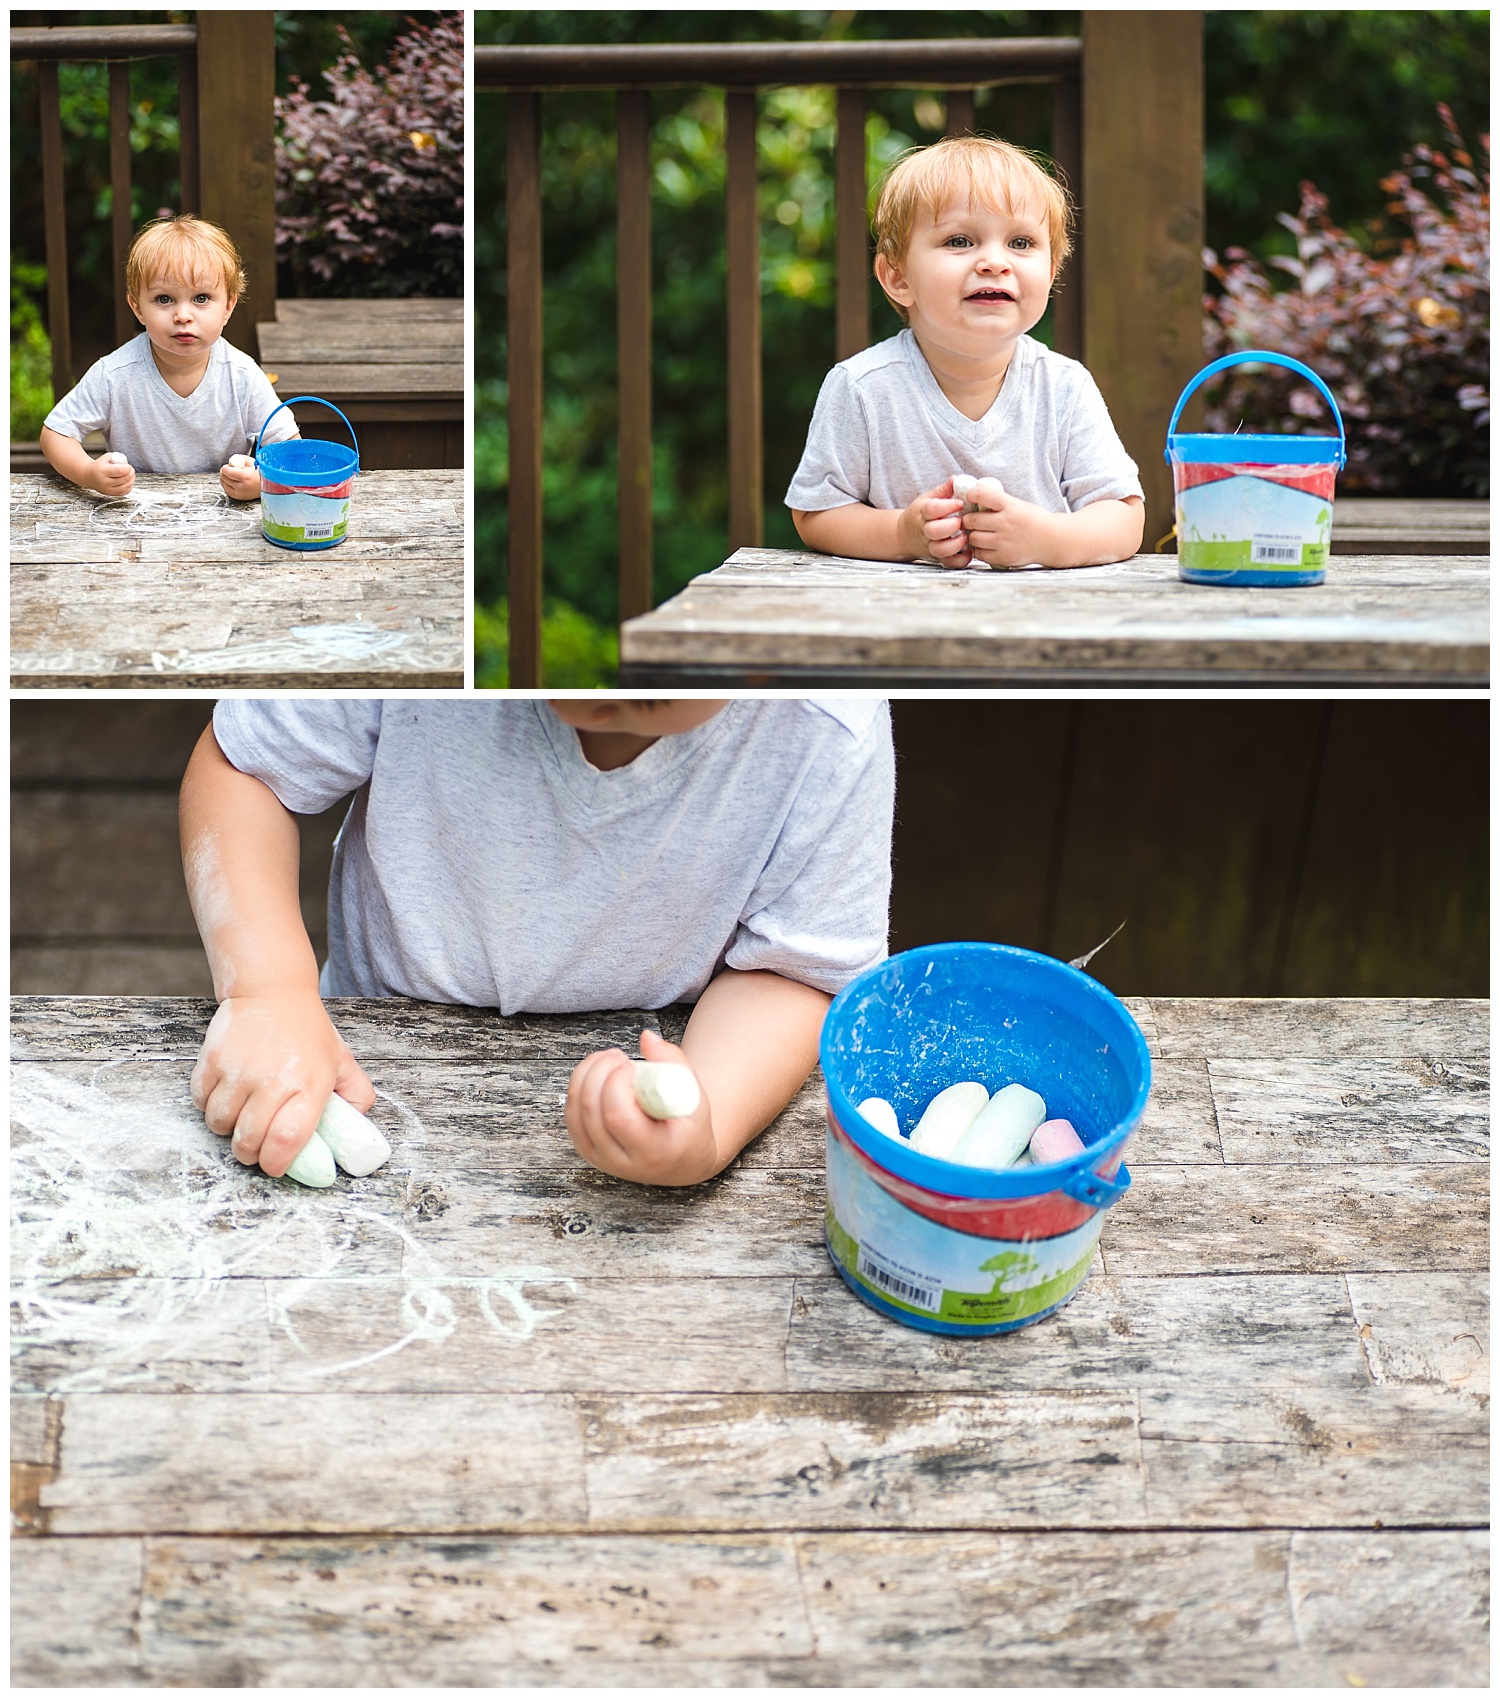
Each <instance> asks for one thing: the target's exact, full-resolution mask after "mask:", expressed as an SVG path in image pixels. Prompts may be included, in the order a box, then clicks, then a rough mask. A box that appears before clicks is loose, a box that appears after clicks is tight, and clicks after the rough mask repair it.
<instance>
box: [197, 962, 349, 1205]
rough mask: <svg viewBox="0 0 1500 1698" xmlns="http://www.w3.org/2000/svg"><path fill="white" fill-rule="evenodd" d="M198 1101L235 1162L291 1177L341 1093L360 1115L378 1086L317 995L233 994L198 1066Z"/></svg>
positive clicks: (222, 1006)
mask: <svg viewBox="0 0 1500 1698" xmlns="http://www.w3.org/2000/svg"><path fill="white" fill-rule="evenodd" d="M192 1091H193V1103H194V1106H195V1107H197V1108H199V1109H201V1110H202V1112H203V1118H204V1119H205V1120H206V1121H207V1122H208V1126H209V1130H210V1131H212V1132H217V1133H218V1135H219V1136H220V1137H221V1138H230V1137H232V1139H233V1142H232V1143H231V1145H230V1148H231V1149H232V1151H233V1152H234V1156H235V1159H236V1160H237V1161H242V1162H243V1163H244V1164H245V1165H246V1166H247V1167H253V1166H254V1165H255V1163H256V1162H259V1163H260V1165H261V1167H262V1168H263V1169H264V1170H265V1171H266V1172H267V1173H269V1174H271V1175H272V1176H273V1177H276V1176H279V1175H281V1174H283V1173H285V1172H286V1170H287V1168H288V1166H290V1164H291V1163H292V1161H293V1160H294V1159H295V1157H296V1155H297V1152H298V1151H299V1150H300V1149H301V1148H302V1146H303V1145H304V1144H305V1143H306V1142H307V1140H308V1139H309V1138H310V1137H311V1136H312V1134H313V1132H314V1130H315V1129H316V1127H317V1124H318V1121H319V1119H320V1117H321V1116H322V1113H323V1109H324V1107H325V1106H326V1105H327V1102H328V1099H329V1097H330V1096H331V1095H333V1093H334V1092H335V1091H337V1092H338V1094H339V1095H340V1096H341V1097H343V1098H344V1099H345V1100H346V1101H347V1102H350V1103H352V1104H353V1105H354V1107H355V1108H357V1109H359V1111H360V1112H361V1113H365V1112H367V1111H368V1110H369V1109H370V1108H371V1107H372V1106H373V1104H374V1102H375V1087H374V1086H373V1085H372V1084H371V1083H370V1081H369V1079H368V1078H367V1077H366V1075H365V1073H364V1070H363V1069H362V1068H361V1067H360V1066H359V1064H358V1062H356V1061H355V1059H354V1057H353V1056H352V1055H351V1054H350V1053H349V1048H348V1046H347V1045H346V1044H345V1042H344V1040H343V1039H342V1038H341V1037H340V1036H339V1035H338V1033H337V1032H336V1031H335V1030H334V1028H333V1022H332V1021H331V1020H330V1019H329V1018H328V1011H327V1009H325V1008H324V1006H323V1002H322V998H321V997H319V995H318V993H317V992H316V991H315V990H281V991H275V992H269V993H266V994H264V995H259V996H230V997H226V998H225V999H224V1000H223V1002H221V1003H220V1004H219V1009H218V1012H217V1013H216V1014H215V1015H214V1017H213V1019H212V1021H211V1022H210V1023H209V1028H208V1034H207V1036H206V1037H205V1038H204V1040H203V1048H202V1050H201V1051H200V1052H199V1055H198V1065H197V1066H196V1067H195V1068H194V1069H193V1079H192Z"/></svg>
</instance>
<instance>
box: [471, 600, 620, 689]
mask: <svg viewBox="0 0 1500 1698" xmlns="http://www.w3.org/2000/svg"><path fill="white" fill-rule="evenodd" d="M509 614H510V610H509V608H508V607H507V605H506V602H505V601H504V599H503V598H502V599H501V600H499V601H497V602H494V603H493V604H491V605H490V606H488V607H487V606H485V605H484V604H483V603H479V604H477V605H476V606H475V608H474V682H475V684H476V685H477V686H478V687H479V688H480V689H481V690H503V689H505V688H507V686H508V685H509V683H510V664H509V659H508V654H509V643H510V616H509ZM619 669H620V638H619V633H618V632H617V631H616V629H615V627H614V626H613V625H600V624H599V623H598V622H597V621H595V620H593V619H590V618H589V616H588V615H587V614H586V613H580V612H579V610H578V609H577V608H576V607H571V606H569V604H568V603H567V602H565V601H556V600H552V599H549V600H548V601H547V602H546V603H545V604H544V606H543V608H542V676H543V678H544V679H545V680H546V683H547V685H548V687H549V688H556V689H567V690H607V689H612V688H613V687H614V683H615V679H616V677H617V675H618V673H619Z"/></svg>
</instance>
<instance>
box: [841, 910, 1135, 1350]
mask: <svg viewBox="0 0 1500 1698" xmlns="http://www.w3.org/2000/svg"><path fill="white" fill-rule="evenodd" d="M819 1059H820V1060H821V1062H822V1066H823V1078H824V1082H825V1084H826V1086H827V1090H828V1144H827V1149H828V1208H827V1214H826V1218H825V1234H826V1238H827V1243H828V1253H829V1255H830V1256H831V1257H832V1259H833V1265H834V1266H835V1267H836V1268H837V1269H838V1271H839V1273H840V1274H842V1275H843V1278H844V1281H845V1283H846V1284H847V1285H848V1286H849V1287H850V1289H851V1290H852V1291H853V1292H854V1293H855V1295H856V1296H858V1297H860V1298H862V1299H863V1300H864V1301H865V1302H866V1303H868V1304H869V1305H870V1306H871V1307H872V1308H874V1309H878V1310H879V1311H880V1312H881V1313H882V1314H884V1315H890V1316H893V1317H894V1318H895V1319H896V1320H898V1321H903V1322H905V1324H906V1325H907V1326H911V1327H918V1328H920V1329H921V1330H922V1331H924V1332H939V1333H952V1334H956V1335H959V1336H975V1337H979V1336H984V1335H987V1334H989V1333H997V1332H1012V1331H1014V1330H1015V1329H1016V1328H1017V1327H1023V1326H1029V1325H1030V1324H1031V1323H1032V1322H1034V1321H1039V1320H1041V1319H1042V1317H1043V1316H1045V1315H1050V1314H1051V1313H1052V1311H1053V1310H1054V1309H1057V1308H1059V1307H1060V1306H1061V1305H1062V1304H1064V1303H1066V1302H1067V1300H1068V1299H1069V1298H1070V1297H1071V1296H1072V1295H1073V1294H1074V1292H1075V1291H1076V1290H1077V1289H1078V1287H1079V1286H1080V1285H1081V1284H1082V1283H1083V1281H1084V1279H1085V1278H1086V1276H1087V1274H1088V1270H1089V1266H1090V1264H1091V1263H1092V1261H1093V1258H1094V1251H1095V1248H1096V1247H1097V1245H1098V1242H1099V1235H1100V1232H1101V1231H1102V1229H1103V1226H1104V1211H1105V1210H1106V1209H1108V1208H1109V1207H1110V1205H1111V1204H1112V1203H1114V1202H1116V1201H1117V1200H1118V1199H1119V1198H1120V1197H1122V1196H1124V1194H1125V1192H1126V1191H1127V1190H1128V1189H1129V1186H1130V1173H1129V1170H1128V1169H1127V1168H1125V1167H1124V1165H1123V1161H1124V1154H1125V1147H1126V1145H1127V1143H1128V1142H1129V1140H1130V1138H1131V1136H1132V1134H1133V1133H1134V1132H1135V1129H1136V1127H1137V1126H1139V1125H1140V1121H1141V1116H1142V1114H1144V1113H1145V1109H1146V1098H1147V1096H1148V1094H1149V1092H1150V1089H1151V1058H1150V1056H1149V1054H1148V1053H1147V1050H1146V1040H1145V1039H1144V1038H1143V1037H1142V1036H1141V1031H1140V1028H1139V1027H1138V1026H1137V1025H1136V1023H1135V1021H1134V1020H1133V1019H1132V1018H1131V1017H1130V1014H1129V1012H1128V1010H1127V1009H1126V1008H1125V1006H1124V1005H1123V1004H1122V1003H1121V1002H1120V1000H1119V999H1118V998H1117V997H1115V996H1113V995H1111V994H1110V992H1109V991H1107V990H1106V989H1105V988H1104V986H1103V985H1101V984H1100V983H1099V982H1098V981H1097V980H1095V979H1091V978H1090V977H1089V976H1088V975H1087V974H1086V973H1081V972H1079V971H1078V969H1077V968H1076V967H1069V966H1067V965H1066V964H1065V963H1064V962H1061V961H1055V960H1053V959H1052V957H1051V956H1049V955H1037V954H1034V953H1033V952H1032V951H1031V950H1028V949H1012V948H1009V947H1007V946H1006V945H1004V944H998V943H943V944H935V945H932V946H930V947H929V948H926V949H910V950H907V951H905V952H904V953H903V954H900V955H893V956H892V957H891V958H890V959H889V960H888V961H885V962H883V963H882V964H881V965H880V966H878V967H872V968H871V969H870V971H869V972H867V973H863V974H861V975H860V977H859V978H857V979H856V980H855V981H854V982H853V983H852V984H851V985H849V986H847V987H846V988H845V989H844V990H843V991H841V992H840V993H839V995H838V996H836V997H835V998H834V1000H833V1004H832V1006H831V1007H830V1008H829V1010H828V1014H827V1017H826V1018H825V1020H824V1022H823V1032H822V1038H821V1042H820V1045H819ZM961 1079H977V1080H978V1081H980V1083H982V1084H983V1085H984V1086H985V1087H986V1089H987V1090H989V1091H990V1092H991V1093H992V1094H993V1093H994V1092H995V1091H997V1090H999V1089H1000V1087H1001V1086H1002V1085H1008V1084H1012V1083H1017V1082H1018V1083H1020V1084H1023V1085H1026V1086H1029V1087H1030V1088H1031V1089H1032V1090H1034V1091H1038V1092H1040V1094H1041V1095H1042V1096H1043V1097H1044V1098H1045V1099H1046V1103H1047V1114H1048V1116H1049V1117H1051V1118H1055V1119H1066V1120H1070V1121H1072V1123H1073V1125H1074V1127H1075V1128H1076V1129H1077V1131H1078V1135H1079V1136H1080V1137H1081V1138H1082V1139H1083V1142H1084V1145H1085V1148H1084V1150H1083V1152H1082V1153H1081V1154H1078V1155H1074V1156H1070V1157H1069V1158H1068V1159H1067V1160H1065V1161H1060V1162H1050V1163H1047V1164H1046V1165H1043V1166H1027V1167H1018V1168H1007V1169H1004V1170H1001V1171H992V1170H989V1169H984V1168H976V1167H966V1166H963V1165H962V1164H960V1163H957V1162H950V1161H942V1160H939V1159H938V1158H936V1157H934V1156H927V1155H923V1154H921V1153H920V1152H919V1151H917V1150H914V1149H913V1148H912V1147H911V1146H910V1144H908V1143H907V1142H906V1140H905V1139H904V1138H892V1137H889V1136H888V1135H887V1134H886V1133H883V1132H881V1131H879V1130H878V1129H877V1128H875V1127H873V1126H871V1125H870V1124H869V1123H868V1122H867V1121H866V1120H865V1119H864V1118H863V1117H862V1116H861V1115H860V1114H859V1112H858V1110H857V1109H856V1106H855V1105H856V1104H857V1103H860V1102H863V1101H864V1100H865V1099H866V1098H867V1097H884V1098H885V1099H886V1101H887V1102H889V1103H890V1104H891V1105H892V1107H893V1108H894V1109H895V1110H896V1115H897V1119H898V1120H899V1121H900V1124H901V1126H902V1129H903V1131H907V1132H909V1131H910V1129H911V1128H912V1127H913V1126H914V1125H915V1124H916V1122H917V1120H918V1119H919V1118H920V1116H921V1113H922V1111H923V1109H924V1108H925V1107H926V1105H927V1104H928V1103H929V1102H930V1101H931V1100H932V1098H933V1097H935V1096H936V1095H937V1093H938V1092H939V1091H941V1090H943V1089H945V1088H946V1087H947V1086H949V1085H952V1084H955V1083H957V1082H958V1081H959V1080H961Z"/></svg>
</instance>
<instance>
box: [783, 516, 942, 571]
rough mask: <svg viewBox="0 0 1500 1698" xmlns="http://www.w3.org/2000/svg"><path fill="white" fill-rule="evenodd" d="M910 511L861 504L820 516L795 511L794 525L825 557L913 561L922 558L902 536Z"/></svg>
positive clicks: (799, 534) (807, 542)
mask: <svg viewBox="0 0 1500 1698" xmlns="http://www.w3.org/2000/svg"><path fill="white" fill-rule="evenodd" d="M905 518H906V510H905V509H904V508H901V509H895V508H891V509H887V508H882V507H866V506H864V505H863V504H862V503H860V502H854V503H851V505H849V506H847V507H827V508H824V509H823V511H822V512H819V513H804V512H801V511H798V510H794V511H793V513H792V522H793V523H794V524H795V525H796V527H797V535H798V536H800V537H801V538H802V540H803V542H805V543H806V544H807V546H808V547H809V548H816V549H818V550H819V551H820V552H821V553H823V554H842V555H844V556H845V557H846V558H847V559H851V560H911V559H916V558H919V557H920V553H921V550H920V545H918V549H917V553H916V554H913V553H911V552H910V551H909V547H908V541H909V539H906V538H904V537H903V534H902V529H903V526H902V522H903V520H904V519H905Z"/></svg>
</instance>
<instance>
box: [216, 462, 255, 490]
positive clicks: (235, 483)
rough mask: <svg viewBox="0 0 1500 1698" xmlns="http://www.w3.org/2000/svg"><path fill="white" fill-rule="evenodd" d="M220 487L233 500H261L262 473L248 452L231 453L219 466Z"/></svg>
mask: <svg viewBox="0 0 1500 1698" xmlns="http://www.w3.org/2000/svg"><path fill="white" fill-rule="evenodd" d="M219 487H220V488H221V489H222V490H223V491H224V493H225V494H226V495H227V496H228V497H229V499H230V500H231V501H259V500H260V473H259V471H257V469H256V465H255V461H254V460H253V459H252V458H251V457H250V455H248V454H231V455H230V456H229V461H228V464H227V465H223V466H220V467H219Z"/></svg>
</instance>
